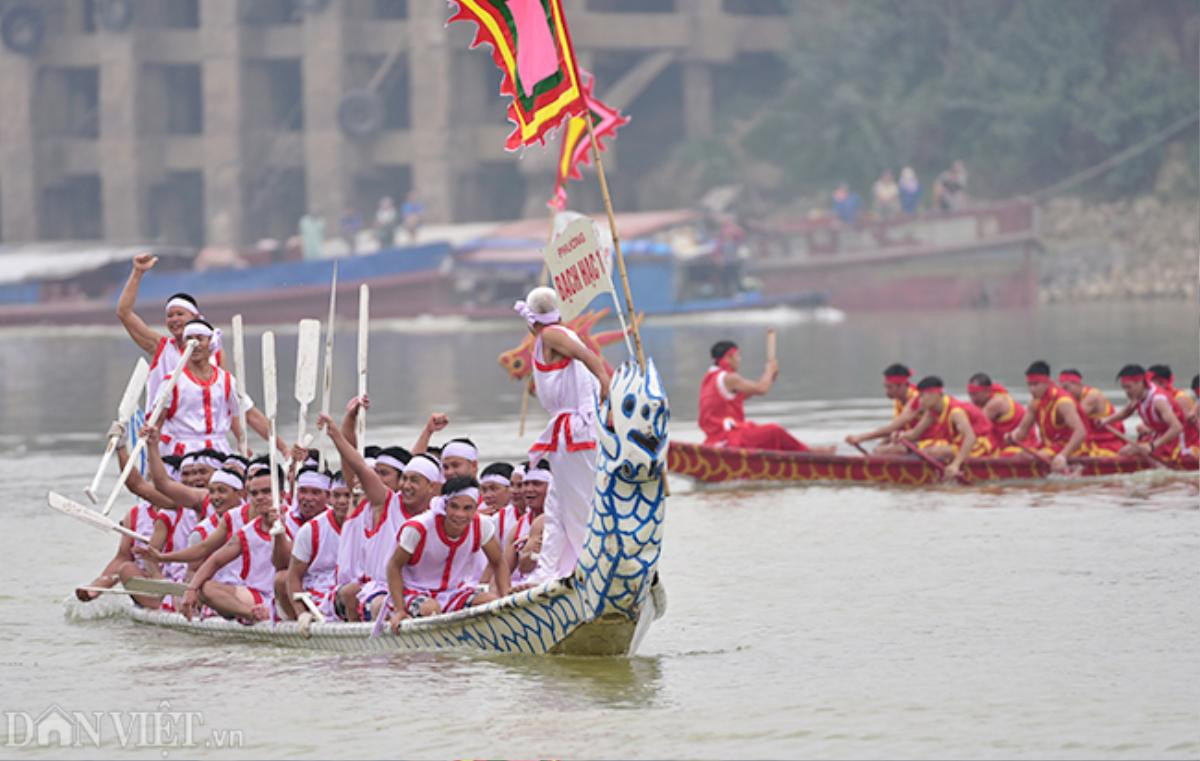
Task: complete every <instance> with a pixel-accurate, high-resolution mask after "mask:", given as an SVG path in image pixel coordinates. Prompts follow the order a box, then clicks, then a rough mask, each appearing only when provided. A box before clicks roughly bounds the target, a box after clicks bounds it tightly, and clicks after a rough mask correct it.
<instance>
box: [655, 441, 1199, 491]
mask: <svg viewBox="0 0 1200 761" xmlns="http://www.w3.org/2000/svg"><path fill="white" fill-rule="evenodd" d="M1068 462H1069V465H1070V467H1071V470H1072V471H1073V472H1074V473H1077V474H1078V475H1079V476H1083V477H1093V476H1111V475H1117V474H1122V473H1134V472H1137V471H1141V470H1151V469H1155V468H1162V467H1163V466H1162V465H1161V464H1159V463H1156V462H1154V461H1152V460H1146V459H1142V458H1137V457H1073V458H1071V459H1070V460H1069V461H1068ZM667 466H668V468H669V470H670V471H671V473H672V475H674V474H678V475H681V476H687V477H688V478H691V479H693V480H696V481H700V482H704V483H719V482H726V481H790V482H796V483H803V482H835V483H836V482H843V483H845V482H849V483H871V484H892V485H900V486H922V485H925V484H935V483H940V482H941V481H942V472H941V470H939V469H938V468H936V467H934V466H933V465H931V464H930V463H928V462H926V461H925V460H922V459H920V458H918V457H914V456H909V455H892V456H888V455H867V456H861V455H838V454H814V453H811V452H769V451H761V450H750V449H735V448H731V447H709V446H704V445H703V444H694V443H690V442H679V441H674V442H671V445H670V451H669V453H668V456H667ZM1172 469H1173V470H1177V471H1180V472H1191V473H1195V472H1196V471H1197V470H1200V463H1198V462H1197V460H1196V458H1194V457H1186V458H1184V460H1183V461H1182V462H1181V463H1177V464H1174V467H1173V468H1172ZM1049 472H1050V467H1049V465H1048V464H1047V463H1044V462H1042V461H1040V460H1036V459H1034V458H1033V457H1030V456H1028V455H1016V456H1013V457H980V458H968V459H967V460H966V462H964V463H963V468H962V473H963V476H964V478H963V479H962V480H964V481H966V482H967V483H991V482H999V481H1029V480H1034V479H1042V478H1045V477H1046V476H1047V475H1049Z"/></svg>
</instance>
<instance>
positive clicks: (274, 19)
mask: <svg viewBox="0 0 1200 761" xmlns="http://www.w3.org/2000/svg"><path fill="white" fill-rule="evenodd" d="M240 6H241V12H242V21H244V22H245V23H247V24H258V25H262V26H273V25H277V24H299V23H300V21H301V20H302V18H303V14H302V13H301V12H300V9H299V8H298V7H297V6H296V3H295V2H293V0H253V2H243V3H240Z"/></svg>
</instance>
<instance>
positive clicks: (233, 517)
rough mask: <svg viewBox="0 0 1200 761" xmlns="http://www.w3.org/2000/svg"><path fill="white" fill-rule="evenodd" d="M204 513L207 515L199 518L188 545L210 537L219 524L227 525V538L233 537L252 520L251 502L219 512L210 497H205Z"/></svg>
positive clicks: (189, 537)
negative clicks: (214, 507)
mask: <svg viewBox="0 0 1200 761" xmlns="http://www.w3.org/2000/svg"><path fill="white" fill-rule="evenodd" d="M204 508H205V510H204V513H205V515H206V516H207V517H205V518H204V519H202V520H199V521H198V522H197V523H196V525H195V527H194V528H193V529H192V531H191V534H190V535H189V536H188V546H189V547H190V546H191V545H194V544H199V543H200V542H203V541H204V540H205V539H207V538H208V537H209V535H211V534H212V533H213V532H214V531H216V530H217V528H218V527H219V526H221V525H222V524H224V526H225V540H226V541H228V540H229V539H231V538H233V535H234V534H235V533H237V531H238V529H240V528H241V527H242V526H245V525H246V524H247V523H249V522H250V520H251V516H250V503H249V502H243V503H242V504H241V505H239V506H237V507H234V508H230V509H229V510H226V511H225V512H223V513H218V512H216V511H215V510H214V509H213V506H212V503H211V502H210V501H209V499H208V497H205V498H204Z"/></svg>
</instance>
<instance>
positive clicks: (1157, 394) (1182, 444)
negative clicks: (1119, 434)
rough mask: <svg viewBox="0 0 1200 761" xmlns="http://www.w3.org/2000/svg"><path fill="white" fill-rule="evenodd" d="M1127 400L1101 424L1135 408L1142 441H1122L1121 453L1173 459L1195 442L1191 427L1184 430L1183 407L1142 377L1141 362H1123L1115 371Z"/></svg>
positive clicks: (1143, 375)
mask: <svg viewBox="0 0 1200 761" xmlns="http://www.w3.org/2000/svg"><path fill="white" fill-rule="evenodd" d="M1117 379H1118V380H1119V381H1120V382H1121V388H1123V389H1124V390H1125V396H1127V397H1129V403H1128V404H1126V405H1125V406H1124V407H1123V408H1121V410H1120V411H1119V412H1116V413H1114V414H1112V415H1109V416H1108V417H1106V418H1105V419H1104V420H1103V421H1102V424H1105V425H1107V424H1109V423H1114V422H1116V421H1118V420H1124V419H1125V418H1127V417H1129V416H1130V415H1132V414H1133V413H1134V412H1137V413H1138V415H1140V416H1141V418H1142V423H1143V424H1144V425H1145V426H1146V428H1147V429H1148V431H1147V433H1148V435H1147V436H1146V437H1145V440H1144V441H1139V442H1137V443H1135V444H1126V445H1125V446H1124V447H1122V449H1121V454H1123V455H1134V456H1145V455H1151V454H1152V455H1154V456H1155V457H1157V458H1159V459H1160V460H1167V461H1171V460H1176V459H1178V458H1179V457H1180V456H1181V455H1182V454H1184V453H1185V452H1186V450H1188V449H1190V448H1192V447H1193V446H1196V445H1197V437H1196V434H1195V432H1194V430H1195V429H1191V430H1190V431H1189V430H1185V429H1184V425H1183V411H1182V410H1180V409H1179V405H1178V404H1177V403H1176V402H1175V400H1174V399H1172V398H1171V397H1170V396H1169V395H1168V394H1167V392H1166V390H1164V389H1163V388H1161V387H1159V386H1155V385H1154V384H1152V383H1150V382H1149V381H1148V380H1146V370H1145V368H1143V367H1142V366H1141V365H1125V366H1124V367H1122V368H1121V372H1120V373H1118V374H1117Z"/></svg>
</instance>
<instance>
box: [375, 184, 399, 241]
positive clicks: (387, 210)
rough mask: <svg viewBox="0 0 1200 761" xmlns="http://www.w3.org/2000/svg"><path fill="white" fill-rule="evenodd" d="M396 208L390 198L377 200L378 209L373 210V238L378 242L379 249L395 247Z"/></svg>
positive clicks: (385, 197)
mask: <svg viewBox="0 0 1200 761" xmlns="http://www.w3.org/2000/svg"><path fill="white" fill-rule="evenodd" d="M396 222H397V220H396V207H395V205H394V204H393V203H392V197H391V196H384V197H383V198H380V199H379V207H378V208H377V209H376V210H375V237H376V238H377V239H378V240H379V248H380V249H384V248H391V247H392V246H394V245H396Z"/></svg>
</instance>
